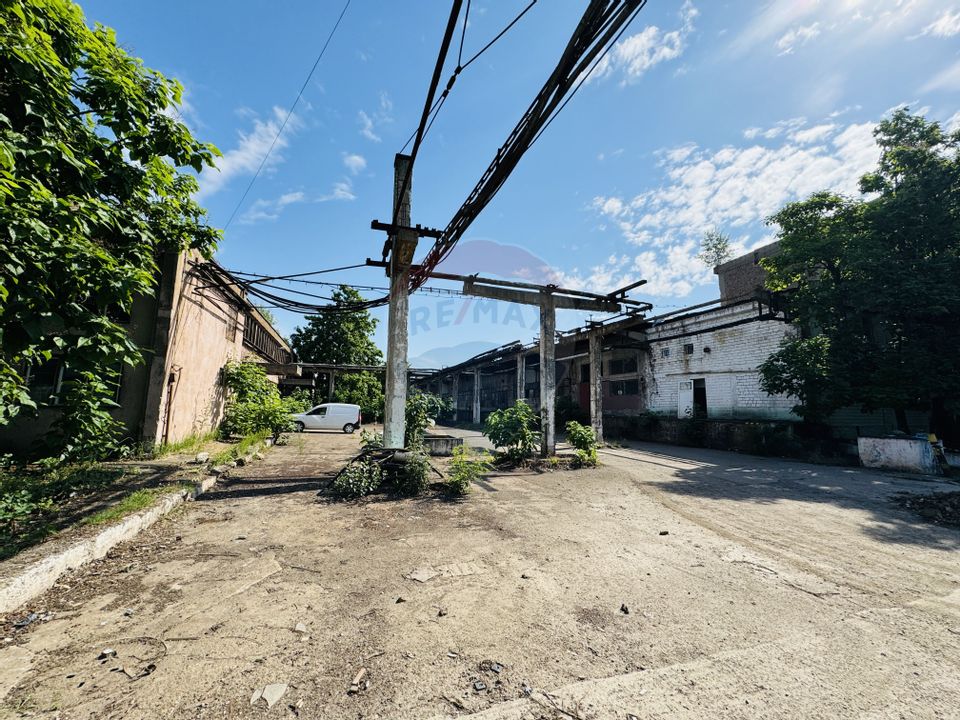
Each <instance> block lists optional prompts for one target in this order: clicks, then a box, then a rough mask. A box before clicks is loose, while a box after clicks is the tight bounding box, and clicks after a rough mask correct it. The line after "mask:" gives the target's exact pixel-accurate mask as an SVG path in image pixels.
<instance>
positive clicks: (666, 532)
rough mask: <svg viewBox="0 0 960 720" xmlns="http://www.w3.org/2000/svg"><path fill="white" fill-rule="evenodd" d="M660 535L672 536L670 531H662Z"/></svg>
mask: <svg viewBox="0 0 960 720" xmlns="http://www.w3.org/2000/svg"><path fill="white" fill-rule="evenodd" d="M660 534H661V535H669V534H670V531H669V530H661V531H660Z"/></svg>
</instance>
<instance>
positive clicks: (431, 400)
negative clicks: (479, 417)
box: [403, 390, 451, 448]
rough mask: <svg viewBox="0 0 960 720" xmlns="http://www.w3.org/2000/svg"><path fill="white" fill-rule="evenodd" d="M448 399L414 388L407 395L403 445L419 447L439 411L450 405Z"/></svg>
mask: <svg viewBox="0 0 960 720" xmlns="http://www.w3.org/2000/svg"><path fill="white" fill-rule="evenodd" d="M450 406H451V405H450V401H449V400H447V399H446V398H442V397H440V396H439V395H434V394H433V393H425V392H420V391H419V390H414V391H412V392H411V393H410V395H409V396H408V397H407V404H406V407H405V410H404V413H405V416H404V417H405V431H404V437H403V444H404V447H408V448H419V447H421V446H422V445H423V436H424V433H425V432H426V430H427V428H428V427H430V424H431V422H436V420H437V418H438V417H439V416H440V413H441V412H443V411H444V410H445V409H448V408H449V407H450Z"/></svg>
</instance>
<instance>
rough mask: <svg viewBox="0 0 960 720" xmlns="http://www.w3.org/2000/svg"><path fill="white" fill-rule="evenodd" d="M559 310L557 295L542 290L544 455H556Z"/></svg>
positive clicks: (541, 362)
mask: <svg viewBox="0 0 960 720" xmlns="http://www.w3.org/2000/svg"><path fill="white" fill-rule="evenodd" d="M556 336H557V307H556V301H555V298H554V297H553V293H552V292H550V291H549V290H546V291H543V290H541V291H540V435H541V442H540V454H541V455H542V456H543V457H549V456H551V455H553V454H554V452H556V449H557V438H556V428H555V427H554V423H555V418H554V416H555V415H556V412H555V411H556V408H555V407H554V405H555V404H556V400H557V359H556V358H557V353H556V347H557V346H556Z"/></svg>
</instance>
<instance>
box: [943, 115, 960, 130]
mask: <svg viewBox="0 0 960 720" xmlns="http://www.w3.org/2000/svg"><path fill="white" fill-rule="evenodd" d="M943 128H944V129H945V130H946V131H947V132H951V133H952V132H957V130H960V110H958V111H957V112H955V113H954V114H953V115H952V116H951V117H950V118H948V119H947V121H946V122H945V123H943Z"/></svg>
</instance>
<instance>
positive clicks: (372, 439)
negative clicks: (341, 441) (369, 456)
mask: <svg viewBox="0 0 960 720" xmlns="http://www.w3.org/2000/svg"><path fill="white" fill-rule="evenodd" d="M360 447H361V448H363V449H364V450H379V449H380V448H382V447H383V433H378V432H375V431H373V430H361V431H360Z"/></svg>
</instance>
